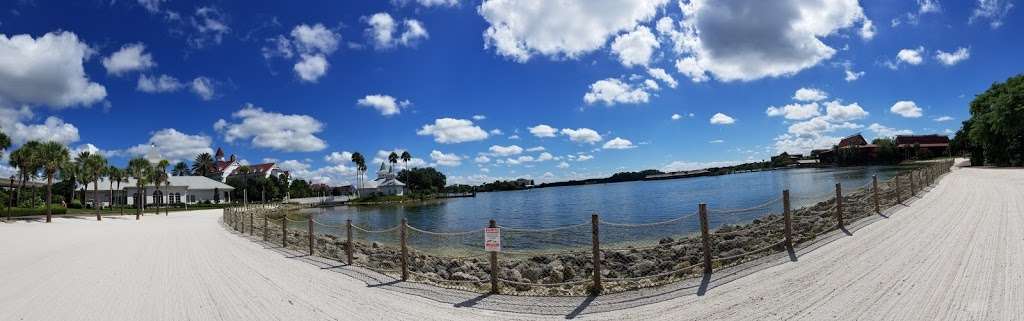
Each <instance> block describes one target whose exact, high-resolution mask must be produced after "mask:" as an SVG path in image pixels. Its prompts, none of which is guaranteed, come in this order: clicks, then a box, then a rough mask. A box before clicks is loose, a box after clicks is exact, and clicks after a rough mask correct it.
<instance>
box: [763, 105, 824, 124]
mask: <svg viewBox="0 0 1024 321" xmlns="http://www.w3.org/2000/svg"><path fill="white" fill-rule="evenodd" d="M820 110H821V108H820V107H819V106H818V103H816V102H812V103H809V104H799V103H797V104H789V105H786V106H782V107H774V106H772V107H768V109H767V110H765V114H767V115H768V116H769V117H777V116H783V117H784V118H786V119H790V120H804V119H808V118H811V117H815V116H819V115H821V111H820Z"/></svg>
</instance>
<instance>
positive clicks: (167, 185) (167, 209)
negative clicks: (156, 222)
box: [157, 173, 171, 216]
mask: <svg viewBox="0 0 1024 321" xmlns="http://www.w3.org/2000/svg"><path fill="white" fill-rule="evenodd" d="M163 175H164V178H165V179H164V187H165V188H167V190H168V191H170V190H171V180H169V179H166V177H167V173H164V174H163ZM157 214H160V213H157ZM170 214H171V199H170V197H168V198H167V206H164V216H167V215H170Z"/></svg>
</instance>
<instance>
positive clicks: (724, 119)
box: [709, 113, 736, 125]
mask: <svg viewBox="0 0 1024 321" xmlns="http://www.w3.org/2000/svg"><path fill="white" fill-rule="evenodd" d="M709 122H711V124H712V125H732V124H733V123H735V122H736V119H733V118H732V117H729V115H726V114H723V113H715V115H713V116H711V120H709Z"/></svg>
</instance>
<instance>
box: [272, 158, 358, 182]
mask: <svg viewBox="0 0 1024 321" xmlns="http://www.w3.org/2000/svg"><path fill="white" fill-rule="evenodd" d="M277 166H278V167H280V168H281V169H283V170H286V171H288V172H289V173H290V174H291V176H292V178H297V179H305V180H307V181H310V182H313V183H324V184H331V185H348V184H351V183H350V182H351V181H350V180H352V179H354V178H355V176H354V175H355V173H356V170H355V167H353V166H347V165H344V164H331V165H328V166H324V167H321V168H317V169H313V166H312V165H310V164H308V163H307V162H304V161H300V160H294V159H289V160H285V161H282V162H278V163H277Z"/></svg>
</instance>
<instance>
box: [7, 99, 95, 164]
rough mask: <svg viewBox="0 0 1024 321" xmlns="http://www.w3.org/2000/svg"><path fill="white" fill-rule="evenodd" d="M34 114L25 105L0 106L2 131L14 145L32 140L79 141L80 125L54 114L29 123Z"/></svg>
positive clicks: (67, 142) (63, 142) (62, 142)
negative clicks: (14, 106) (18, 106)
mask: <svg viewBox="0 0 1024 321" xmlns="http://www.w3.org/2000/svg"><path fill="white" fill-rule="evenodd" d="M34 116H35V115H34V114H33V113H32V110H30V109H29V108H28V107H25V106H22V107H21V108H17V109H15V108H7V107H2V106H0V131H3V133H4V134H6V135H7V136H8V137H9V138H10V139H11V143H13V144H14V145H20V144H23V143H25V142H27V141H30V140H38V141H55V142H58V143H61V144H65V145H67V144H69V143H73V142H77V141H78V139H79V137H78V127H75V125H72V124H69V123H66V122H64V120H63V119H60V118H57V117H54V116H50V117H47V118H46V119H45V120H43V122H42V123H39V124H32V123H27V122H29V121H31V120H32V119H33V117H34ZM5 155H6V153H5Z"/></svg>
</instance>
